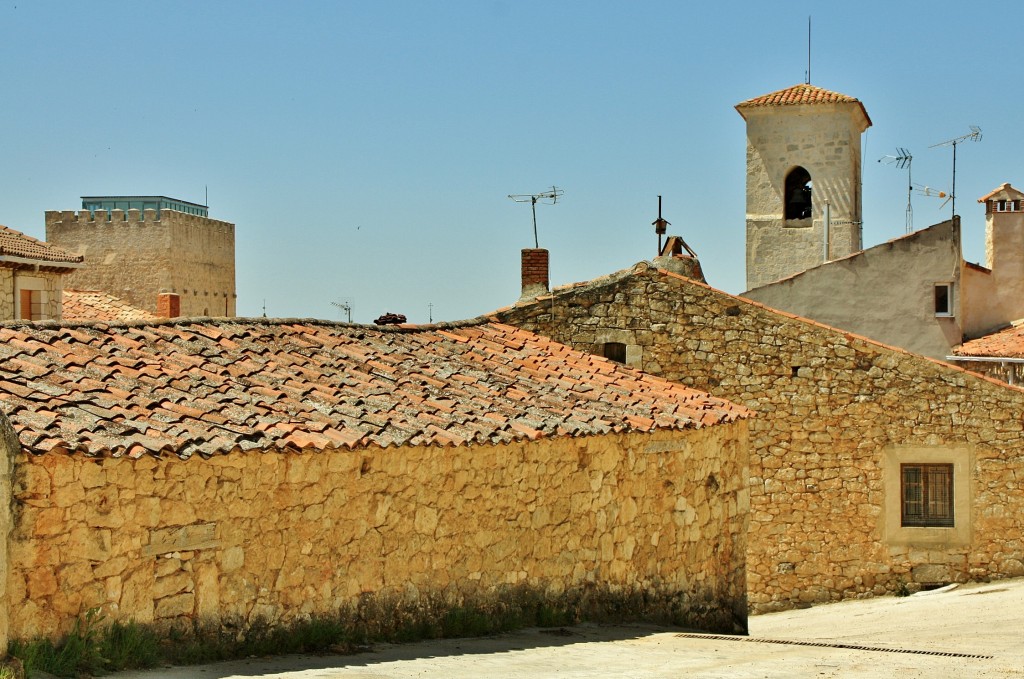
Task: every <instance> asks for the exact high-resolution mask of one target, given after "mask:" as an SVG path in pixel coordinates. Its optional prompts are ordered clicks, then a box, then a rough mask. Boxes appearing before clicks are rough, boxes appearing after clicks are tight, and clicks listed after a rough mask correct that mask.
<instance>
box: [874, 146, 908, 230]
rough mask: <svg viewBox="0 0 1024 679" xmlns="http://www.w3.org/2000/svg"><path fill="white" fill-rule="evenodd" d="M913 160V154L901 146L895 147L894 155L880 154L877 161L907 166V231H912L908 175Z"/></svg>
mask: <svg viewBox="0 0 1024 679" xmlns="http://www.w3.org/2000/svg"><path fill="white" fill-rule="evenodd" d="M913 161H914V156H912V155H910V151H908V150H907V149H905V148H902V147H898V148H897V149H896V155H895V156H882V157H881V158H879V159H878V162H880V163H881V162H884V163H885V164H886V165H893V164H895V165H896V168H897V169H899V170H902V169H903V168H907V233H913V231H914V208H913V206H912V205H911V204H910V195H911V194H912V193H913V191H914V182H913V180H912V179H911V176H910V165H911V163H913Z"/></svg>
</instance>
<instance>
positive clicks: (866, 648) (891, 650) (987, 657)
mask: <svg viewBox="0 0 1024 679" xmlns="http://www.w3.org/2000/svg"><path fill="white" fill-rule="evenodd" d="M676 636H677V637H680V638H682V639H714V640H718V641H745V642H748V643H752V644H784V645H787V646H817V647H819V648H839V649H843V650H846V651H877V652H879V653H909V654H911V655H937V656H942V657H944V658H972V659H975V660H991V659H992V658H994V657H995V656H992V655H976V654H972V653H947V652H945V651H916V650H914V649H909V648H883V647H881V646H860V645H858V644H839V643H828V642H824V641H793V640H789V639H757V638H753V637H730V636H725V635H722V634H686V633H683V634H677V635H676Z"/></svg>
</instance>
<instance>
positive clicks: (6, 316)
mask: <svg viewBox="0 0 1024 679" xmlns="http://www.w3.org/2000/svg"><path fill="white" fill-rule="evenodd" d="M82 262H83V258H82V257H81V256H80V255H73V254H70V253H68V252H65V251H64V250H61V249H60V248H57V247H54V246H52V245H50V244H49V243H44V242H43V241H40V240H37V239H35V238H32V237H31V236H26V235H25V234H23V233H22V232H20V231H15V230H14V229H11V228H9V227H6V226H2V225H0V320H13V319H16V318H17V319H25V320H41V319H59V318H60V317H61V288H62V287H63V286H62V280H63V276H64V275H65V274H68V273H70V272H72V271H74V270H75V269H77V268H79V267H81V266H82Z"/></svg>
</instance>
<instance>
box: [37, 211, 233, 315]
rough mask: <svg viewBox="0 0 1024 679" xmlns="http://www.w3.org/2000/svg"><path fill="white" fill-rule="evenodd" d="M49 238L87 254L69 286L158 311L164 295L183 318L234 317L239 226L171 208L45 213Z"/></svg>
mask: <svg viewBox="0 0 1024 679" xmlns="http://www.w3.org/2000/svg"><path fill="white" fill-rule="evenodd" d="M46 240H47V242H49V243H51V244H52V245H55V246H57V247H59V248H62V249H64V250H67V251H68V252H73V253H75V254H80V255H84V256H85V266H84V267H82V268H81V269H78V270H77V271H75V272H74V273H72V274H69V275H67V276H66V277H65V286H66V287H69V288H77V289H80V290H102V291H104V292H108V293H110V294H112V295H114V296H116V297H120V298H121V299H123V300H125V301H127V302H128V303H130V304H131V305H132V306H135V307H138V308H140V309H145V310H147V311H149V312H152V313H155V312H156V303H157V295H158V294H160V293H161V292H172V293H177V294H179V295H180V296H181V314H182V315H183V316H234V315H235V225H234V224H231V223H229V222H222V221H220V220H216V219H209V218H207V217H201V216H198V215H189V214H185V213H182V212H176V211H174V210H161V211H160V218H159V219H157V214H156V210H145V211H143V212H142V213H140V211H139V210H128V211H127V212H126V211H124V210H112V211H111V212H110V214H109V215H108V214H107V212H106V211H104V210H96V211H95V215H94V216H93V215H91V214H90V213H89V211H87V210H82V211H81V212H74V211H64V212H56V211H48V212H47V213H46Z"/></svg>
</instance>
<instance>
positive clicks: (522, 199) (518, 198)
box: [508, 186, 565, 248]
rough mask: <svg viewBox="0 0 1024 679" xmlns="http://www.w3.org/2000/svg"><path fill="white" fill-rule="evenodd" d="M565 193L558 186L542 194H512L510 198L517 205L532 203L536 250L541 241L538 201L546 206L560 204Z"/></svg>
mask: <svg viewBox="0 0 1024 679" xmlns="http://www.w3.org/2000/svg"><path fill="white" fill-rule="evenodd" d="M563 193H565V191H563V190H562V189H560V188H558V187H557V186H552V187H551V188H550V189H549V190H548V191H542V192H541V193H510V194H509V196H508V197H509V198H511V199H512V200H514V201H515V202H517V203H527V202H528V203H530V208H531V209H532V210H533V246H534V247H536V248H539V247H540V241H538V240H537V201H540V202H542V203H544V204H546V205H554V204H555V203H557V202H558V199H559V198H561V197H562V194H563Z"/></svg>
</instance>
